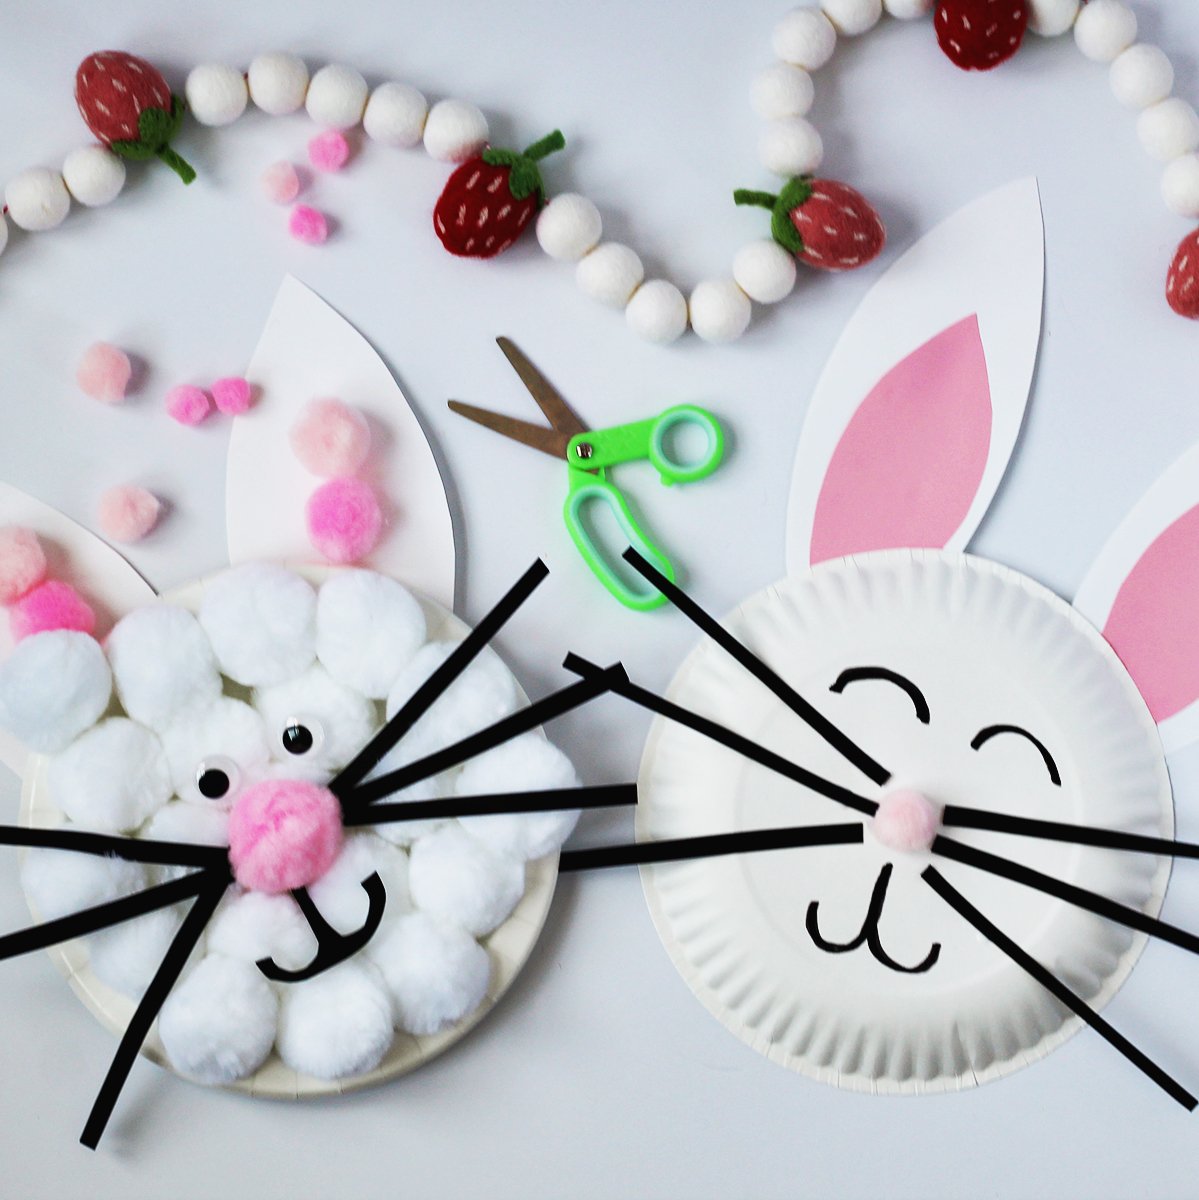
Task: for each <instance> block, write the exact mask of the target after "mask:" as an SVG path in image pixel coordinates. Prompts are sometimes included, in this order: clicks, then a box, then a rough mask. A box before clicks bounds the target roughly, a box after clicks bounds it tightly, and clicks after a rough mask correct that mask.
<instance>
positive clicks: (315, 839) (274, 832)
mask: <svg viewBox="0 0 1199 1200" xmlns="http://www.w3.org/2000/svg"><path fill="white" fill-rule="evenodd" d="M343 836H344V834H343V830H342V825H341V805H340V804H339V803H338V801H337V797H336V796H334V795H333V793H332V792H331V791H329V789H328V788H325V787H320V786H319V785H318V784H315V783H306V782H304V781H303V780H299V779H267V780H264V781H263V782H262V783H256V784H254V785H253V786H252V787H249V788H247V789H246V790H245V791H244V792H242V794H241V795H240V796H238V798H237V801H236V803H235V804H234V805H233V811H232V813H230V815H229V861H230V863H232V864H233V874H234V876H235V877H236V879H237V882H238V883H240V884H241V885H242V887H245V888H250V889H251V890H252V891H256V892H271V893H277V892H289V891H291V890H292V889H293V888H298V887H307V886H308V885H309V884H311V883H315V882H316V881H317V880H318V879H320V877H321V876H322V875H324V873H325V872H326V871H327V870H328V869H329V868H330V867H331V866H332V865H333V860H334V859H335V858H336V857H337V854H338V851H339V850H340V849H341V844H342V838H343Z"/></svg>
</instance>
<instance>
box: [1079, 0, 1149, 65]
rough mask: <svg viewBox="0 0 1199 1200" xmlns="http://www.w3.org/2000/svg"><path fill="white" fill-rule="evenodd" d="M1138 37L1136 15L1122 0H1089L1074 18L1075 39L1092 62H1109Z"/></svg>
mask: <svg viewBox="0 0 1199 1200" xmlns="http://www.w3.org/2000/svg"><path fill="white" fill-rule="evenodd" d="M1136 40H1137V15H1136V13H1134V12H1133V11H1132V9H1131V8H1129V7H1128V5H1127V4H1125V3H1124V0H1089V3H1087V4H1086V5H1085V6H1084V7H1083V10H1082V12H1080V13H1079V14H1078V19H1077V20H1076V21H1075V22H1074V41H1075V42H1076V43H1077V44H1078V48H1079V49H1080V50H1081V51H1082V52H1083V54H1085V55H1086V56H1087V58H1089V59H1091V60H1092V61H1094V62H1102V63H1109V62H1113V61H1114V60H1115V59H1116V57H1117V56H1118V55H1120V54H1122V53H1123V52H1124V51H1125V50H1127V49H1128V47H1129V46H1131V45H1132V44H1133V42H1135V41H1136Z"/></svg>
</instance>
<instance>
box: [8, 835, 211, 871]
mask: <svg viewBox="0 0 1199 1200" xmlns="http://www.w3.org/2000/svg"><path fill="white" fill-rule="evenodd" d="M0 846H30V847H37V848H39V849H46V850H70V851H75V852H76V853H79V854H96V855H104V856H112V857H114V858H121V859H124V860H125V861H126V862H139V863H152V864H155V865H158V866H165V867H219V866H221V864H222V863H224V862H225V861H226V860H227V858H228V856H229V852H228V850H226V849H225V848H224V847H223V846H197V845H193V844H192V843H190V842H158V841H153V840H151V839H149V838H135V837H120V836H117V835H115V834H109V833H91V832H89V831H88V830H84V829H24V828H22V827H21V826H18V825H0Z"/></svg>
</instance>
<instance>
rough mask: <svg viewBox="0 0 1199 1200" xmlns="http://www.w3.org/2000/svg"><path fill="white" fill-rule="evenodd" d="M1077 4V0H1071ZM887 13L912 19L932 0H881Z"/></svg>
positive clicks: (924, 13) (928, 8)
mask: <svg viewBox="0 0 1199 1200" xmlns="http://www.w3.org/2000/svg"><path fill="white" fill-rule="evenodd" d="M1073 3H1075V4H1077V3H1078V0H1073ZM883 8H884V9H886V11H887V15H888V16H891V17H895V18H897V19H898V20H900V21H912V20H915V19H916V18H917V17H923V16H927V15H928V14H929V13H930V12H932V10H933V0H883Z"/></svg>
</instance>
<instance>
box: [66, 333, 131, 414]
mask: <svg viewBox="0 0 1199 1200" xmlns="http://www.w3.org/2000/svg"><path fill="white" fill-rule="evenodd" d="M132 375H133V365H132V364H131V363H130V361H129V355H128V354H126V353H125V352H124V351H123V350H118V349H117V348H116V346H110V345H109V344H108V343H107V342H97V343H96V344H95V345H94V346H89V347H88V348H87V349H86V350H85V351H84V352H83V357H82V358H81V359H80V360H79V366H78V368H77V369H76V371H75V382H76V383H78V384H79V387H80V390H81V391H83V392H84V393H85V394H86V395H88V396H91V398H92V399H93V400H99V401H100V402H101V403H102V404H120V403H121V401H122V400H124V399H125V389H126V388H128V386H129V380H130V377H131V376H132Z"/></svg>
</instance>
